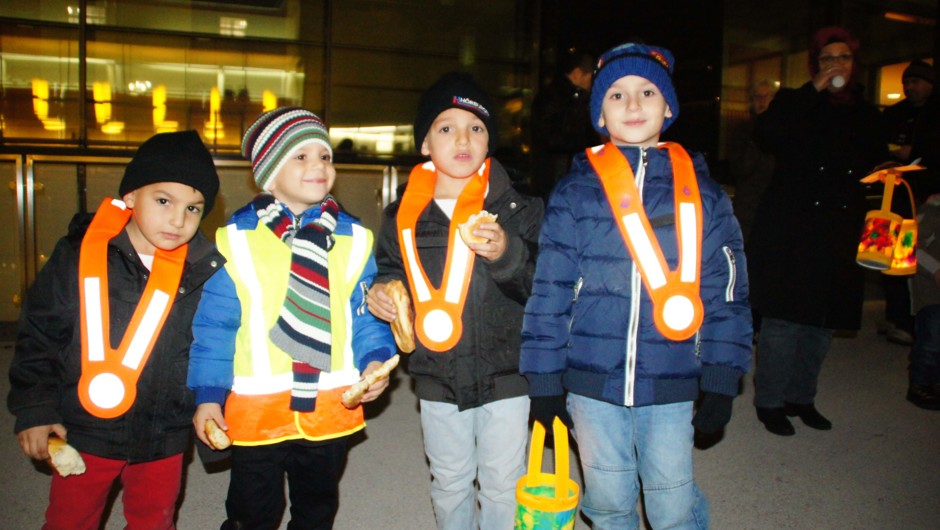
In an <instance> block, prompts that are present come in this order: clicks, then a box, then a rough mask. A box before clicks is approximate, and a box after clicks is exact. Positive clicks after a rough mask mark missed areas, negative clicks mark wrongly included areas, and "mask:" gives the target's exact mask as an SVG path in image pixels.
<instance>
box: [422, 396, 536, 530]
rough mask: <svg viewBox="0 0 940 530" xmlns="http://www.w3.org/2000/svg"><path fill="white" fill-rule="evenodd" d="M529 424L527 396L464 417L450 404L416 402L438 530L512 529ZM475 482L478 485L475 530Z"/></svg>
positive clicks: (496, 403)
mask: <svg viewBox="0 0 940 530" xmlns="http://www.w3.org/2000/svg"><path fill="white" fill-rule="evenodd" d="M528 419H529V398H528V396H521V397H515V398H510V399H501V400H499V401H494V402H492V403H487V404H486V405H483V406H480V407H475V408H472V409H467V410H464V411H458V410H457V405H452V404H450V403H440V402H437V401H427V400H423V399H422V400H421V430H422V432H423V434H424V452H425V454H427V457H428V462H429V463H430V466H431V504H432V505H433V506H434V517H435V519H437V527H438V528H439V529H441V530H475V529H476V528H481V529H485V530H511V529H512V527H513V523H514V521H515V517H516V481H517V480H519V478H520V477H522V476H523V475H525V456H526V455H525V448H526V442H527V441H528V438H529V426H528ZM474 479H476V481H477V482H478V483H479V484H480V493H479V502H480V517H479V519H480V520H479V526H478V525H477V521H476V518H477V517H476V508H477V494H476V491H475V487H474V485H473V481H474Z"/></svg>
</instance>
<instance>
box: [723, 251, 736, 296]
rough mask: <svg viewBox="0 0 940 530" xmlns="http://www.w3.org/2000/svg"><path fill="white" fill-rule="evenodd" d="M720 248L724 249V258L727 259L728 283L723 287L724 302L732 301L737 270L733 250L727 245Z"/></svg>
mask: <svg viewBox="0 0 940 530" xmlns="http://www.w3.org/2000/svg"><path fill="white" fill-rule="evenodd" d="M722 248H723V250H724V251H725V259H727V260H728V285H727V287H725V302H734V284H735V282H737V279H738V270H737V268H736V267H735V262H734V252H733V251H732V250H731V248H729V247H727V246H725V247H722Z"/></svg>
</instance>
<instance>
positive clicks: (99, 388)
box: [88, 372, 124, 409]
mask: <svg viewBox="0 0 940 530" xmlns="http://www.w3.org/2000/svg"><path fill="white" fill-rule="evenodd" d="M88 395H89V397H91V401H92V403H94V404H95V405H97V406H99V407H101V408H103V409H112V408H114V407H116V406H117V405H118V403H120V402H121V400H123V399H124V382H123V381H121V378H120V377H118V376H116V375H114V374H112V373H107V372H105V373H103V374H98V375H96V376H95V377H94V379H92V380H91V384H89V385H88Z"/></svg>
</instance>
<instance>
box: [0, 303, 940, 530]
mask: <svg viewBox="0 0 940 530" xmlns="http://www.w3.org/2000/svg"><path fill="white" fill-rule="evenodd" d="M882 313H883V303H882V302H880V301H877V300H874V301H869V302H867V303H866V308H865V325H864V328H863V330H862V331H860V332H859V333H858V336H857V337H855V338H840V339H836V340H835V342H834V343H833V347H832V350H831V352H830V355H829V357H828V359H827V361H826V364H825V366H824V367H823V373H822V376H821V380H820V385H819V387H820V393H819V396H818V399H817V406H818V408H819V409H820V410H821V411H822V412H823V413H824V414H825V415H826V416H828V417H829V418H830V419H831V420H832V422H833V424H834V428H833V430H832V431H828V432H821V431H814V430H812V429H809V428H807V427H805V426H804V425H802V424H801V423H799V422H796V424H795V425H796V430H797V434H796V436H793V437H789V438H781V437H778V436H774V435H771V434H769V433H767V432H766V431H765V430H764V429H763V426H762V425H761V424H760V423H759V422H758V421H757V418H756V417H755V415H754V408H753V406H752V404H751V400H752V396H753V385H752V378H751V376H750V375H749V376H748V377H747V378H746V380H745V384H744V388H743V394H742V395H741V396H740V397H739V398H738V399H737V400H736V401H735V408H734V416H733V418H732V420H731V423H730V424H729V426H728V428H727V429H726V430H725V433H724V436H723V438H721V439H720V440H717V441H715V440H712V441H711V442H713V443H712V444H711V445H710V446H709V447H707V448H703V449H697V450H696V451H695V465H696V469H695V475H696V480H697V481H698V483H699V486H700V488H701V489H702V490H703V491H704V493H705V494H706V496H707V497H708V499H709V502H710V505H711V519H712V528H715V529H732V530H739V529H740V530H744V529H755V530H757V529H760V530H763V529H775V530H784V529H839V530H842V529H905V530H908V529H925V530H926V529H937V528H940V501H938V498H940V412H931V411H925V410H921V409H918V408H916V407H914V406H913V405H911V404H910V403H908V402H907V401H905V399H904V395H905V392H906V389H907V372H906V370H907V348H904V347H901V346H896V345H893V344H890V343H888V342H887V341H885V339H884V338H883V337H882V336H880V335H878V334H877V333H876V332H875V322H876V321H877V320H878V318H879V317H880V316H881V314H882ZM12 352H13V348H12V343H10V342H0V369H2V370H3V371H4V372H6V370H7V368H8V366H9V363H10V359H11V358H12ZM8 388H9V386H8V382H7V380H6V378H5V377H4V378H0V393H2V395H4V396H5V395H6V393H7V391H8ZM368 413H369V416H370V418H369V425H368V428H367V429H366V431H367V434H366V435H364V436H363V437H362V438H361V439H359V440H358V443H356V445H355V446H354V447H352V449H351V451H350V455H349V464H348V465H347V468H346V471H345V474H344V476H343V479H342V483H341V504H340V510H339V515H338V517H337V520H336V528H337V529H340V530H359V529H371V528H382V529H383V530H399V529H401V530H406V529H407V530H424V529H428V530H430V529H433V528H434V518H433V514H432V511H431V504H430V500H429V497H428V485H429V476H428V468H427V463H426V461H425V457H424V452H423V449H422V442H421V432H420V425H419V419H418V411H417V400H416V399H415V397H414V394H413V393H412V391H411V380H410V378H409V376H408V374H407V372H406V370H405V369H399V370H398V372H397V375H396V376H395V379H394V382H393V386H392V387H391V389H390V391H389V392H387V399H384V400H382V401H380V402H378V403H374V404H371V405H370V406H369V408H368ZM0 433H3V434H2V435H0V455H2V457H3V458H4V460H5V461H6V462H7V463H6V465H5V466H4V471H3V472H2V473H0V506H3V516H2V518H0V521H2V522H0V527H2V528H9V529H28V528H39V527H40V526H41V525H42V522H43V512H44V510H45V505H46V500H47V495H48V486H49V471H48V470H47V469H46V467H45V465H44V464H39V465H34V464H33V463H32V462H31V461H29V460H28V459H27V458H26V457H24V456H23V455H22V453H21V452H20V450H19V448H18V446H17V444H16V438H15V437H14V436H13V418H12V416H10V414H9V413H8V412H6V411H5V410H4V411H3V412H2V413H0ZM549 457H550V453H548V454H547V455H546V461H547V460H549ZM572 461H573V462H577V460H572ZM573 467H575V468H576V467H577V466H576V465H574V466H573ZM575 478H576V479H577V480H578V481H580V478H579V477H578V476H577V475H576V476H575ZM227 484H228V472H227V471H226V470H225V469H224V468H222V469H213V470H207V469H206V467H204V466H203V464H202V463H201V462H200V461H199V459H198V458H196V459H195V460H194V459H193V458H190V459H189V460H188V465H187V468H186V485H185V494H184V498H183V501H182V507H181V509H180V513H179V524H178V526H179V528H180V529H200V530H201V529H213V528H218V526H219V524H220V523H221V521H222V520H223V518H224V499H225V490H226V487H227ZM123 526H124V520H123V516H122V515H121V509H120V500H119V498H118V500H117V501H116V503H115V506H114V507H113V508H112V509H111V512H110V516H109V518H108V521H107V523H106V525H105V527H104V528H105V529H107V530H110V529H118V528H123ZM281 528H286V521H285V522H284V523H283V524H282V525H281ZM576 528H577V529H584V528H589V526H588V525H587V524H586V523H585V522H584V521H583V520H579V521H578V522H577V526H576ZM485 530H490V529H485Z"/></svg>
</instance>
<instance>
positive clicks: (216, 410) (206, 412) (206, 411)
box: [193, 403, 228, 447]
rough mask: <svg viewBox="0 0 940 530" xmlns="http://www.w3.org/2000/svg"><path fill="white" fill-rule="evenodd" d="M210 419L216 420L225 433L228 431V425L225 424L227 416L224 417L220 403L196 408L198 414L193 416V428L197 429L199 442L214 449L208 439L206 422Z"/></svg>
mask: <svg viewBox="0 0 940 530" xmlns="http://www.w3.org/2000/svg"><path fill="white" fill-rule="evenodd" d="M210 419H213V420H215V422H216V423H218V424H219V427H221V428H222V430H223V431H227V430H228V424H227V423H225V416H223V415H222V406H221V405H219V404H218V403H203V404H202V405H199V406H198V407H196V413H195V414H194V415H193V427H195V428H196V437H197V438H199V441H200V442H202V443H204V444H206V445H207V446H209V447H212V444H211V443H209V439H208V438H207V437H206V422H207V421H209V420H210Z"/></svg>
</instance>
